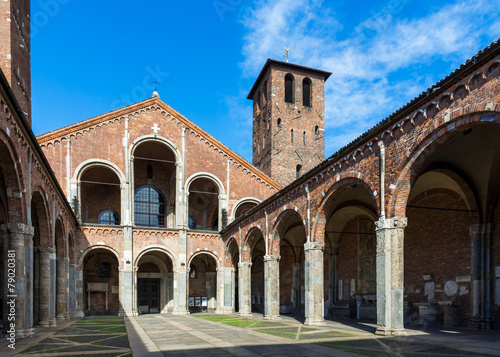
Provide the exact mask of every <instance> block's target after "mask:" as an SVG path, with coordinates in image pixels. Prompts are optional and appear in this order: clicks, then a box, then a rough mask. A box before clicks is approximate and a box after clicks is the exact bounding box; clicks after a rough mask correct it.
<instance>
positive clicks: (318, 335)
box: [299, 331, 352, 340]
mask: <svg viewBox="0 0 500 357" xmlns="http://www.w3.org/2000/svg"><path fill="white" fill-rule="evenodd" d="M351 336H352V335H349V334H347V333H342V332H335V331H324V332H314V333H304V334H300V337H299V340H319V339H327V338H338V337H351Z"/></svg>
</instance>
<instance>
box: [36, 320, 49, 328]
mask: <svg viewBox="0 0 500 357" xmlns="http://www.w3.org/2000/svg"><path fill="white" fill-rule="evenodd" d="M38 327H41V328H47V327H50V323H49V322H48V321H39V322H38Z"/></svg>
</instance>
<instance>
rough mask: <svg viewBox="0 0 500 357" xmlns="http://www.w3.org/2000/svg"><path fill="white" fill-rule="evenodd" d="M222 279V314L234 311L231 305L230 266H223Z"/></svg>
mask: <svg viewBox="0 0 500 357" xmlns="http://www.w3.org/2000/svg"><path fill="white" fill-rule="evenodd" d="M223 269H224V280H223V282H222V283H223V286H222V289H223V294H224V295H223V306H222V312H223V313H224V314H232V313H233V312H234V306H233V290H234V289H233V286H234V283H233V275H234V268H232V267H224V268H223Z"/></svg>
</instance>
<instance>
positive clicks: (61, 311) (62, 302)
mask: <svg viewBox="0 0 500 357" xmlns="http://www.w3.org/2000/svg"><path fill="white" fill-rule="evenodd" d="M68 265H69V259H68V258H66V257H57V259H56V275H57V278H56V279H57V281H56V320H57V321H68V320H69V313H68V300H69V299H68V286H69V285H68V280H69V275H68Z"/></svg>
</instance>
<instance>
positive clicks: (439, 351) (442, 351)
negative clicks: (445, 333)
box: [415, 347, 494, 357]
mask: <svg viewBox="0 0 500 357" xmlns="http://www.w3.org/2000/svg"><path fill="white" fill-rule="evenodd" d="M417 354H418V355H420V356H426V355H429V354H436V355H441V356H474V357H476V356H484V357H490V356H491V357H493V356H494V355H488V354H480V355H478V354H477V353H475V352H470V351H463V350H456V349H453V348H447V347H436V348H431V349H428V350H423V351H418V353H415V355H417Z"/></svg>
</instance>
